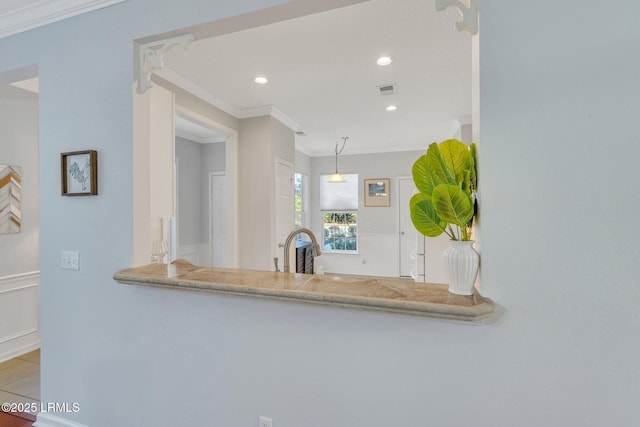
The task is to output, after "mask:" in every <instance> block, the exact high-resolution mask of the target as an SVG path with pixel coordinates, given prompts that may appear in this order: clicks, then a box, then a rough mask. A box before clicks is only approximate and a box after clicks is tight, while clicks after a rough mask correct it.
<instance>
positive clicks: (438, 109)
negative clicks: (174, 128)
mask: <svg viewBox="0 0 640 427" xmlns="http://www.w3.org/2000/svg"><path fill="white" fill-rule="evenodd" d="M121 1H123V0H0V37H4V36H6V35H11V34H15V33H17V32H20V31H26V30H28V29H31V28H34V27H36V26H39V25H44V24H46V23H48V22H54V21H56V20H60V19H64V18H66V17H70V16H73V15H75V14H78V13H84V12H88V11H90V10H95V9H97V8H100V7H105V6H109V5H111V4H115V3H119V2H121ZM459 18H460V16H459V13H458V12H457V11H456V10H455V9H453V8H449V9H447V10H445V11H444V12H436V10H435V0H402V1H399V0H371V1H365V2H363V3H358V4H355V5H351V6H347V7H343V8H340V9H335V10H331V11H327V12H321V13H317V14H314V15H310V16H306V17H302V18H296V19H290V20H287V21H283V22H279V23H275V24H271V25H266V26H261V27H258V28H253V29H250V30H244V31H238V32H234V33H230V34H225V35H221V36H217V37H212V38H209V39H203V40H197V41H195V42H193V43H192V44H191V46H190V47H189V49H188V50H183V49H182V48H179V47H176V48H173V49H172V50H170V51H169V52H168V53H167V55H166V56H165V68H164V69H163V70H161V71H160V72H159V73H158V74H160V75H161V76H162V77H164V78H166V79H167V80H169V81H171V82H172V83H174V84H178V85H179V86H182V87H183V88H185V89H187V90H189V91H191V92H193V93H195V94H196V95H198V96H200V97H201V98H203V99H205V100H207V101H209V102H210V103H212V104H214V105H216V106H218V107H220V108H222V109H223V110H225V111H227V112H228V113H230V114H232V115H234V116H236V117H238V118H244V117H252V116H256V115H263V114H272V115H273V116H274V117H276V118H278V119H279V120H281V121H282V122H283V123H285V124H287V125H288V126H289V127H291V128H292V129H293V130H294V131H298V132H303V133H304V136H298V135H297V136H296V148H297V149H299V150H300V151H302V152H304V153H306V154H308V155H311V156H322V155H331V154H333V153H334V150H335V146H336V144H338V143H341V142H342V137H344V136H347V137H349V140H348V143H347V146H346V148H345V149H344V152H343V154H345V155H346V154H358V153H372V152H390V151H407V150H423V149H426V147H427V145H428V144H429V143H430V142H433V141H439V140H443V139H446V138H449V137H451V136H452V135H453V134H454V133H455V132H456V130H457V129H458V127H459V126H460V124H461V123H462V124H466V123H469V122H470V117H471V38H470V36H469V35H468V34H467V33H464V32H458V31H456V30H454V28H453V26H454V23H455V22H456V21H457V20H459ZM383 54H384V55H391V56H392V57H393V58H394V62H393V63H392V64H391V65H388V66H386V67H380V66H378V65H376V63H375V60H376V59H377V57H378V56H380V55H383ZM257 75H264V76H266V77H267V78H268V79H269V83H268V84H266V85H257V84H255V83H254V82H253V78H254V77H255V76H257ZM386 84H394V85H395V89H396V90H395V93H394V94H393V95H384V96H383V95H381V94H380V91H379V90H378V87H379V86H381V85H386ZM390 104H394V105H396V106H397V110H396V111H392V112H389V111H386V110H385V107H386V106H387V105H390ZM178 125H179V127H180V128H181V129H183V130H185V133H187V134H192V135H194V134H195V135H196V136H197V139H198V141H199V142H215V141H219V140H220V137H221V134H220V133H219V132H216V131H215V130H214V131H213V132H211V130H208V129H203V128H202V127H198V126H197V125H195V124H193V123H187V122H185V120H183V119H180V120H179V121H178Z"/></svg>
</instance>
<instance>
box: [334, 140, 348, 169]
mask: <svg viewBox="0 0 640 427" xmlns="http://www.w3.org/2000/svg"><path fill="white" fill-rule="evenodd" d="M347 139H349V137H348V136H343V137H342V147H341V148H340V150H339V151H338V145H339V144H336V173H338V154H340V153H342V150H344V146H345V145H346V144H347Z"/></svg>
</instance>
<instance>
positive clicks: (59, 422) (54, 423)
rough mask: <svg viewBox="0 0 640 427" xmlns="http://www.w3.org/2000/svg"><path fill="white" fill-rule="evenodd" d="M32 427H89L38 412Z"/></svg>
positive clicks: (47, 413)
mask: <svg viewBox="0 0 640 427" xmlns="http://www.w3.org/2000/svg"><path fill="white" fill-rule="evenodd" d="M33 427H89V426H87V425H85V424H78V423H75V422H73V421H69V420H67V419H64V418H60V417H58V416H56V415H51V414H50V413H49V412H40V413H39V414H38V417H37V421H36V422H35V423H34V424H33Z"/></svg>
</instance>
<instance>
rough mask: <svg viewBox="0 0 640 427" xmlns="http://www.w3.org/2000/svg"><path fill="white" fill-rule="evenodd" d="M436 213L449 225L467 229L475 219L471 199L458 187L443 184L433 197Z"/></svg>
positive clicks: (434, 192)
mask: <svg viewBox="0 0 640 427" xmlns="http://www.w3.org/2000/svg"><path fill="white" fill-rule="evenodd" d="M431 202H432V204H433V209H434V210H435V213H436V214H437V215H438V216H439V217H440V218H442V219H443V220H444V221H446V222H448V223H449V224H455V225H457V226H458V227H461V228H462V227H466V225H467V224H468V223H469V221H470V220H471V218H472V217H473V203H472V201H471V197H469V196H468V195H466V194H465V192H464V191H462V189H461V188H460V187H458V186H457V185H449V184H441V185H438V186H437V187H436V188H434V190H433V195H432V197H431Z"/></svg>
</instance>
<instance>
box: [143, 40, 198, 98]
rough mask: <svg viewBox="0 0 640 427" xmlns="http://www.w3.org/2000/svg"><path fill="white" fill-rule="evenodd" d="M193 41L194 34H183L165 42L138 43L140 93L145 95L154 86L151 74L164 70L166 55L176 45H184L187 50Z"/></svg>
mask: <svg viewBox="0 0 640 427" xmlns="http://www.w3.org/2000/svg"><path fill="white" fill-rule="evenodd" d="M192 41H193V34H183V35H181V36H177V37H171V38H168V39H165V40H156V41H153V42H149V43H136V44H135V48H136V51H137V58H138V61H137V62H136V69H137V74H138V93H145V91H146V90H147V89H149V88H150V87H151V86H152V84H151V74H153V73H154V72H156V71H159V70H162V69H163V68H164V55H165V54H166V53H167V52H168V51H169V50H171V48H173V47H174V46H176V45H182V47H183V48H184V49H187V48H188V47H189V45H190V44H191V42H192Z"/></svg>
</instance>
